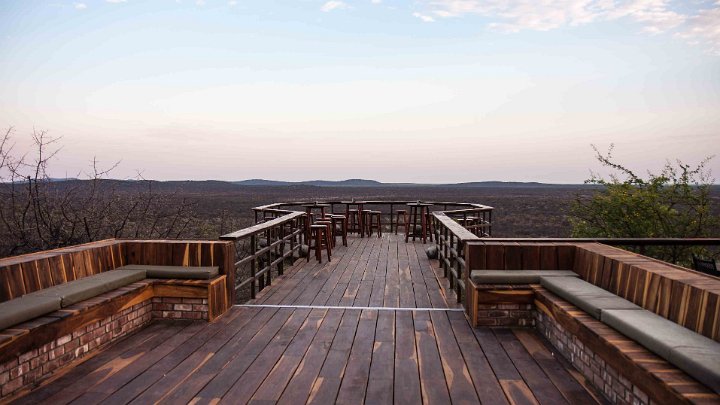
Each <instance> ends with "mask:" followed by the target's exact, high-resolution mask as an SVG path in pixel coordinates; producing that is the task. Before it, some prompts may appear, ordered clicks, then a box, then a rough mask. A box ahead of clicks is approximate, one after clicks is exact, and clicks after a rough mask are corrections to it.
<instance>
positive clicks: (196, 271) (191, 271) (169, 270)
mask: <svg viewBox="0 0 720 405" xmlns="http://www.w3.org/2000/svg"><path fill="white" fill-rule="evenodd" d="M119 269H123V270H125V269H127V270H143V271H145V272H146V274H147V277H148V278H180V279H195V280H210V279H211V278H215V277H217V276H218V274H220V270H219V268H218V267H217V266H207V267H185V266H150V265H144V264H129V265H127V266H123V267H120V268H119Z"/></svg>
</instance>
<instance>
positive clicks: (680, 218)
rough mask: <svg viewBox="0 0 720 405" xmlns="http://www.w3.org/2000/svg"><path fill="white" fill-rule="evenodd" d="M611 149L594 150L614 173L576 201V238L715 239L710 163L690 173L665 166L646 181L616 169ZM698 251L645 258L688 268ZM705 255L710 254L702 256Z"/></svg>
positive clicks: (666, 250)
mask: <svg viewBox="0 0 720 405" xmlns="http://www.w3.org/2000/svg"><path fill="white" fill-rule="evenodd" d="M612 148H613V147H612V146H611V147H610V149H609V150H608V152H607V154H604V155H603V154H602V153H600V152H599V151H598V150H597V148H595V146H593V149H594V150H595V152H596V154H597V156H596V157H597V160H598V161H599V162H600V163H601V164H602V165H603V166H605V167H607V168H610V169H612V170H613V172H614V173H613V174H611V175H610V176H609V179H605V178H603V177H601V176H599V175H597V174H595V173H593V174H592V175H591V178H590V179H589V180H586V181H585V182H586V183H588V184H596V185H598V186H600V190H599V191H597V192H596V193H594V195H592V196H591V197H590V198H582V197H580V196H578V197H577V198H576V200H575V201H574V203H573V205H572V207H571V211H570V212H571V218H570V221H571V224H572V226H573V232H572V235H573V237H609V238H701V237H711V236H715V235H713V233H717V231H718V229H719V228H718V226H719V225H720V221H719V219H718V217H717V216H713V214H712V211H711V203H712V199H711V196H710V192H711V185H712V183H713V180H712V178H711V177H710V171H709V170H708V169H706V166H707V163H708V162H709V161H710V160H711V159H712V157H708V158H705V159H704V160H703V161H702V162H700V163H699V164H698V165H697V166H695V167H692V166H690V165H688V164H685V163H683V162H681V161H679V160H678V161H676V162H675V164H672V163H671V162H669V161H668V162H667V163H666V164H665V166H664V167H663V169H662V171H661V172H660V173H658V174H655V173H651V172H648V174H647V178H642V177H640V176H638V175H636V174H635V173H634V172H633V171H631V170H630V169H628V168H627V167H625V166H623V165H621V164H619V163H616V162H615V161H614V160H613V157H612ZM691 251H694V252H698V248H688V247H681V246H673V247H654V248H648V250H647V251H645V252H644V253H646V254H649V255H652V256H654V257H657V258H659V259H662V260H667V261H671V262H674V263H677V262H686V260H687V257H689V255H690V252H691ZM703 253H707V252H703Z"/></svg>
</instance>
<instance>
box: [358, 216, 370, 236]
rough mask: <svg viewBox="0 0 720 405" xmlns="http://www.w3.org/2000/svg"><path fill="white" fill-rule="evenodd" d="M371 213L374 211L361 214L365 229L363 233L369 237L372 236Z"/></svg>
mask: <svg viewBox="0 0 720 405" xmlns="http://www.w3.org/2000/svg"><path fill="white" fill-rule="evenodd" d="M370 212H372V210H362V211H361V212H360V217H361V220H362V227H363V230H362V233H363V234H367V236H370V234H371V233H372V232H370Z"/></svg>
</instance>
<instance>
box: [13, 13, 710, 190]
mask: <svg viewBox="0 0 720 405" xmlns="http://www.w3.org/2000/svg"><path fill="white" fill-rule="evenodd" d="M10 127H12V128H13V139H14V141H15V143H16V150H17V151H18V152H24V151H25V150H26V149H27V148H28V142H29V141H28V140H29V134H31V133H32V131H33V130H36V131H41V130H44V131H48V134H49V135H51V136H53V137H60V138H61V139H60V141H59V143H58V145H62V150H61V151H60V152H59V153H58V155H57V156H56V158H55V159H54V160H53V161H52V162H51V164H50V170H51V175H53V176H54V177H64V176H68V177H76V176H78V175H79V174H80V175H81V176H82V173H85V172H87V169H88V167H89V166H88V164H89V162H90V161H92V159H93V158H96V159H97V160H98V161H99V162H100V165H101V166H102V165H105V166H106V167H109V166H111V165H113V164H114V163H115V162H118V161H119V165H118V167H117V168H115V169H114V170H113V171H112V172H111V177H114V178H133V177H135V176H137V174H138V173H141V175H142V177H144V178H147V179H157V180H183V179H189V180H204V179H218V180H241V179H249V178H265V179H276V180H291V181H298V180H311V179H329V180H339V179H347V178H365V179H375V180H380V181H386V182H422V183H456V182H466V181H487V180H504V181H539V182H546V183H580V182H582V181H583V180H585V179H587V178H588V177H589V173H590V171H591V170H592V171H595V172H599V173H601V174H603V173H605V172H604V170H603V169H602V168H601V167H600V166H599V164H598V162H597V161H596V160H595V159H594V153H595V152H594V151H593V148H592V145H595V146H596V147H597V148H598V149H599V150H601V151H605V150H607V149H608V148H609V147H610V145H611V144H614V156H615V158H616V159H617V160H618V161H619V162H621V163H623V164H625V165H626V166H628V167H629V168H631V169H633V170H636V171H637V172H639V173H644V172H645V171H646V170H651V171H658V170H659V169H660V168H661V167H662V166H663V164H665V162H666V161H668V160H670V161H674V160H675V159H680V160H682V161H684V162H686V163H690V164H696V163H698V162H700V161H701V160H702V159H703V158H705V157H707V156H712V155H720V1H717V0H713V1H694V0H686V1H666V0H630V1H621V0H615V1H613V0H560V1H551V0H547V1H538V0H508V1H500V0H488V1H480V0H415V1H393V0H343V1H337V0H336V1H326V0H318V1H315V0H278V1H271V0H257V1H250V0H237V1H227V0H204V1H201V0H200V1H193V0H182V1H179V0H144V1H142V0H82V1H74V2H73V1H62V0H52V1H36V0H3V1H2V2H0V129H3V130H4V129H7V128H10ZM3 132H4V131H3ZM709 168H710V169H711V170H712V171H713V172H714V174H715V177H716V178H717V177H718V176H720V156H717V157H716V158H714V159H713V160H711V163H710V164H709Z"/></svg>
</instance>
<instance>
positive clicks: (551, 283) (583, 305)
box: [540, 277, 642, 319]
mask: <svg viewBox="0 0 720 405" xmlns="http://www.w3.org/2000/svg"><path fill="white" fill-rule="evenodd" d="M540 284H542V286H543V287H545V288H547V289H548V290H550V291H552V292H553V293H555V294H557V295H559V296H560V297H562V298H563V299H565V300H567V301H570V302H571V303H573V304H575V305H576V306H578V307H579V308H580V309H582V310H583V311H585V312H587V313H588V314H590V315H592V316H593V317H594V318H595V319H601V314H602V311H605V310H609V309H642V308H640V307H639V306H637V305H635V304H633V303H632V302H630V301H628V300H626V299H623V298H620V297H618V296H617V295H615V294H613V293H611V292H609V291H606V290H603V289H602V288H600V287H597V286H595V285H593V284H590V283H588V282H586V281H583V280H581V279H579V278H577V277H541V278H540Z"/></svg>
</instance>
